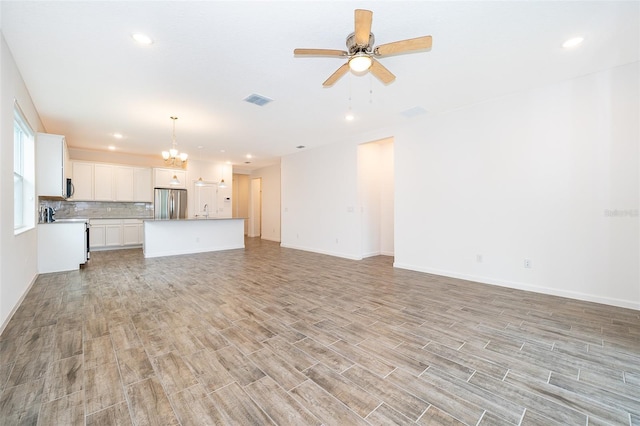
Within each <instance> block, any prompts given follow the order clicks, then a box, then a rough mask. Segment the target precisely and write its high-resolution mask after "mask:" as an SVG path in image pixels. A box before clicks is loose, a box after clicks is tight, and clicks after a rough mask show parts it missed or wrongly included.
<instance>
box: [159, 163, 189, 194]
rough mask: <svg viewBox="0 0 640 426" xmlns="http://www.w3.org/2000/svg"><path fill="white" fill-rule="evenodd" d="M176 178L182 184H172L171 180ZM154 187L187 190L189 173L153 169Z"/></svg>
mask: <svg viewBox="0 0 640 426" xmlns="http://www.w3.org/2000/svg"><path fill="white" fill-rule="evenodd" d="M174 176H175V177H176V179H178V181H179V182H180V183H178V184H172V183H171V180H172V179H173V177H174ZM153 186H154V187H155V188H183V189H184V188H186V187H187V172H186V171H184V170H177V169H160V168H156V169H153Z"/></svg>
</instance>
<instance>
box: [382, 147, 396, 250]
mask: <svg viewBox="0 0 640 426" xmlns="http://www.w3.org/2000/svg"><path fill="white" fill-rule="evenodd" d="M379 145H380V157H381V162H380V171H379V173H380V175H381V176H382V179H381V182H380V198H381V201H380V203H381V206H382V208H381V209H380V254H383V255H385V256H393V255H394V221H395V215H394V211H395V179H394V178H395V166H394V156H393V151H394V146H393V139H386V140H385V141H383V142H382V143H380V144H379Z"/></svg>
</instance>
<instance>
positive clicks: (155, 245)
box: [142, 217, 244, 257]
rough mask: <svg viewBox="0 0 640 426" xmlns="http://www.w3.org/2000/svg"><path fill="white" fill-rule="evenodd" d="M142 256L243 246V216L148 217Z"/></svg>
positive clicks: (173, 254) (145, 225)
mask: <svg viewBox="0 0 640 426" xmlns="http://www.w3.org/2000/svg"><path fill="white" fill-rule="evenodd" d="M142 247H143V251H144V257H160V256H175V255H180V254H189V253H202V252H208V251H219V250H231V249H240V248H244V218H235V217H234V218H211V219H177V220H164V219H148V220H145V221H144V242H143V245H142Z"/></svg>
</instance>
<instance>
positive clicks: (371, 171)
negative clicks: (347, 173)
mask: <svg viewBox="0 0 640 426" xmlns="http://www.w3.org/2000/svg"><path fill="white" fill-rule="evenodd" d="M393 143H394V141H393V138H386V139H382V140H378V141H373V142H368V143H364V144H361V145H359V146H358V182H359V184H358V191H359V195H360V200H361V207H362V210H361V218H362V238H361V255H362V257H370V256H378V255H385V256H393V255H394V220H395V219H394V204H395V202H394V186H395V185H394V170H393V164H394V161H393V150H394V146H393Z"/></svg>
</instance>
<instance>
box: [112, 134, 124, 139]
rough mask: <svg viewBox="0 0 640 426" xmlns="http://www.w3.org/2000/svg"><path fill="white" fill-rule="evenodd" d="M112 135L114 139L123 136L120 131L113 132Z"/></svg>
mask: <svg viewBox="0 0 640 426" xmlns="http://www.w3.org/2000/svg"><path fill="white" fill-rule="evenodd" d="M113 137H114V138H116V139H122V137H123V136H122V133H114V134H113Z"/></svg>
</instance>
